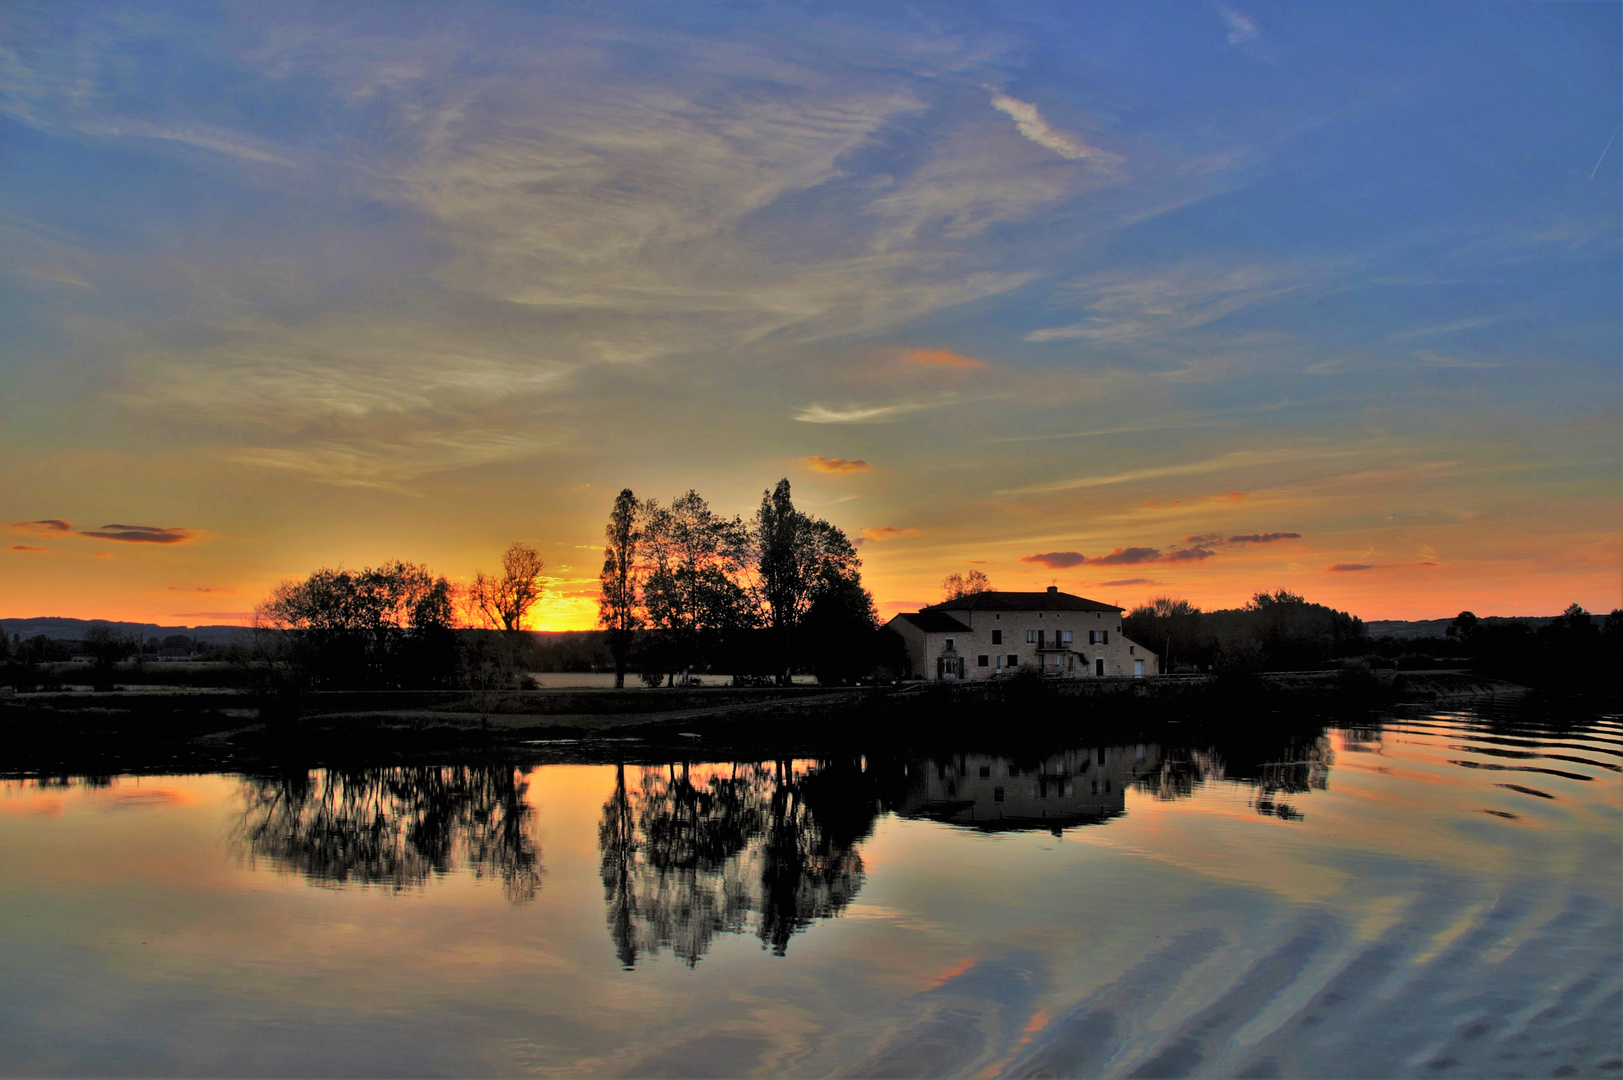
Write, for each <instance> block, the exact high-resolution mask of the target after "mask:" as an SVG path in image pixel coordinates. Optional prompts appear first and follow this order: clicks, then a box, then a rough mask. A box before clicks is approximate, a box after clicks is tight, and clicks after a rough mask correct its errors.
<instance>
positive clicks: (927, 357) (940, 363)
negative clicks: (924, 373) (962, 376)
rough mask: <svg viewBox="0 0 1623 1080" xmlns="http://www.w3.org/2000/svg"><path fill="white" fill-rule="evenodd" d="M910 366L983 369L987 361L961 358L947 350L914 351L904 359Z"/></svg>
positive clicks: (966, 357)
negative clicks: (923, 365)
mask: <svg viewBox="0 0 1623 1080" xmlns="http://www.w3.org/2000/svg"><path fill="white" fill-rule="evenodd" d="M903 359H904V360H906V361H907V362H908V363H910V364H934V365H936V366H937V367H955V368H983V367H985V366H986V361H984V360H977V359H975V358H974V357H973V356H960V355H958V354H957V353H955V352H948V351H947V350H946V349H914V350H913V351H912V352H910V353H908V354H907V355H906V356H905V357H903Z"/></svg>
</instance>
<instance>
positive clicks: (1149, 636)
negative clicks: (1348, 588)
mask: <svg viewBox="0 0 1623 1080" xmlns="http://www.w3.org/2000/svg"><path fill="white" fill-rule="evenodd" d="M1122 632H1123V633H1125V634H1126V635H1127V636H1128V637H1130V638H1132V639H1133V640H1134V641H1137V642H1141V643H1143V644H1144V645H1145V646H1146V647H1147V648H1150V649H1154V650H1155V651H1157V652H1159V653H1160V654H1161V670H1162V671H1166V672H1177V671H1191V672H1192V671H1202V672H1204V671H1264V670H1267V671H1304V670H1309V669H1312V668H1319V667H1324V666H1325V665H1326V664H1327V663H1329V662H1331V661H1333V660H1337V659H1340V658H1344V657H1349V656H1361V655H1363V654H1364V653H1365V652H1367V651H1369V649H1370V644H1371V643H1370V637H1369V630H1368V629H1367V628H1366V627H1365V626H1364V622H1363V620H1362V619H1360V618H1358V617H1357V616H1356V615H1350V614H1348V613H1347V612H1345V611H1337V610H1336V609H1334V608H1330V607H1326V606H1325V605H1323V604H1315V603H1311V602H1309V601H1308V600H1307V598H1306V597H1303V596H1299V595H1297V594H1295V593H1292V592H1287V591H1286V590H1284V589H1280V590H1278V591H1276V592H1271V593H1268V592H1259V593H1257V594H1255V595H1254V596H1252V598H1251V600H1250V601H1249V602H1248V603H1247V604H1246V605H1245V606H1244V607H1239V608H1227V609H1222V610H1218V611H1202V610H1201V609H1200V608H1199V607H1197V606H1195V605H1194V604H1191V603H1190V602H1189V601H1187V600H1177V599H1173V598H1171V597H1165V596H1163V597H1159V598H1157V599H1155V600H1152V601H1150V602H1149V603H1148V604H1144V605H1142V606H1141V607H1136V608H1134V609H1132V610H1131V611H1130V612H1128V613H1127V615H1126V616H1125V617H1124V618H1123V619H1122Z"/></svg>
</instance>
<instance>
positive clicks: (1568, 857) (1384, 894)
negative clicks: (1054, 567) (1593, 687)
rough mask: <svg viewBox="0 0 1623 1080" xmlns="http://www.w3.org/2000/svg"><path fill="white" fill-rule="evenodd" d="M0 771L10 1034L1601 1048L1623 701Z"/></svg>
mask: <svg viewBox="0 0 1623 1080" xmlns="http://www.w3.org/2000/svg"><path fill="white" fill-rule="evenodd" d="M694 755H695V756H694V757H692V758H690V760H689V761H688V762H686V763H683V762H680V761H678V762H657V763H644V762H637V763H628V764H623V765H618V766H617V765H615V764H612V763H610V764H578V765H552V764H549V765H542V766H539V767H529V768H517V769H515V768H508V767H488V766H478V767H473V766H470V767H458V768H391V769H377V770H354V771H347V772H338V771H330V772H324V771H315V772H295V773H290V774H282V775H266V776H251V777H244V776H237V775H212V776H181V777H152V776H143V777H139V778H137V777H116V778H110V779H101V780H96V779H88V780H87V779H67V780H60V781H54V782H53V781H40V780H37V779H14V780H11V781H0V857H3V867H4V869H3V871H0V875H3V876H0V1072H4V1073H7V1074H31V1075H39V1074H73V1075H85V1074H101V1073H146V1074H151V1073H188V1074H198V1073H203V1074H245V1073H248V1074H278V1075H288V1074H308V1073H318V1074H389V1075H415V1074H445V1073H453V1074H491V1073H495V1074H517V1073H568V1074H580V1073H589V1074H603V1075H676V1076H681V1075H742V1074H773V1075H777V1074H794V1075H802V1074H830V1073H832V1074H841V1075H888V1076H921V1075H958V1074H985V1075H1002V1074H1009V1075H1016V1076H1069V1075H1085V1076H1095V1075H1097V1076H1115V1075H1128V1076H1181V1075H1241V1076H1276V1075H1277V1076H1304V1075H1305V1076H1384V1075H1420V1076H1480V1075H1503V1076H1571V1075H1596V1076H1618V1075H1623V1034H1620V1029H1623V776H1620V770H1623V727H1620V725H1619V723H1618V722H1617V720H1616V719H1601V720H1597V721H1583V722H1573V723H1570V724H1564V725H1549V724H1542V723H1538V724H1536V723H1533V722H1531V721H1528V720H1525V719H1517V718H1516V717H1514V716H1511V715H1505V716H1490V715H1479V714H1474V713H1436V714H1426V713H1417V714H1415V715H1412V716H1407V717H1403V718H1398V719H1394V720H1391V721H1388V722H1386V723H1384V724H1382V725H1380V726H1378V727H1371V728H1364V729H1345V730H1342V729H1328V730H1322V731H1321V730H1320V729H1312V728H1310V729H1305V730H1303V731H1301V732H1298V733H1296V734H1294V735H1290V736H1280V737H1275V738H1272V739H1252V740H1229V741H1227V742H1220V743H1215V744H1214V743H1213V742H1212V741H1211V740H1209V739H1208V740H1207V741H1205V742H1201V741H1198V740H1196V741H1194V742H1193V743H1192V744H1187V743H1180V742H1179V741H1178V740H1177V739H1176V738H1170V737H1169V738H1166V739H1163V740H1162V741H1161V742H1156V743H1142V744H1141V743H1134V744H1131V745H1112V746H1099V745H1089V744H1082V743H1079V744H1077V745H1075V746H1069V747H1064V748H1056V749H1055V750H1054V751H1053V752H1051V753H1047V754H1045V755H1037V756H1031V757H1029V758H1010V757H1001V758H1000V757H992V756H982V755H974V754H959V755H942V756H938V757H934V758H928V757H919V758H913V759H883V760H881V759H876V758H858V759H855V760H842V761H822V762H819V761H793V762H773V761H766V762H758V761H751V762H737V763H735V762H730V761H729V762H719V763H717V762H705V761H704V760H703V757H704V755H703V753H702V751H701V750H699V749H697V748H695V751H694Z"/></svg>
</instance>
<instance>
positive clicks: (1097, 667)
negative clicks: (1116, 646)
mask: <svg viewBox="0 0 1623 1080" xmlns="http://www.w3.org/2000/svg"><path fill="white" fill-rule="evenodd" d="M1093 673H1094V674H1095V675H1097V676H1099V677H1100V678H1101V679H1102V678H1104V677H1105V660H1104V657H1102V656H1101V657H1100V658H1099V659H1097V660H1095V661H1094V662H1093Z"/></svg>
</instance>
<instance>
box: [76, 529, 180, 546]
mask: <svg viewBox="0 0 1623 1080" xmlns="http://www.w3.org/2000/svg"><path fill="white" fill-rule="evenodd" d="M79 535H80V536H94V537H95V538H96V539H98V540H118V541H121V542H123V543H126V544H184V543H186V542H188V541H190V540H195V539H197V532H196V531H195V530H193V529H174V528H166V527H164V526H161V525H103V526H102V527H101V528H99V529H82V530H80V532H79Z"/></svg>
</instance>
